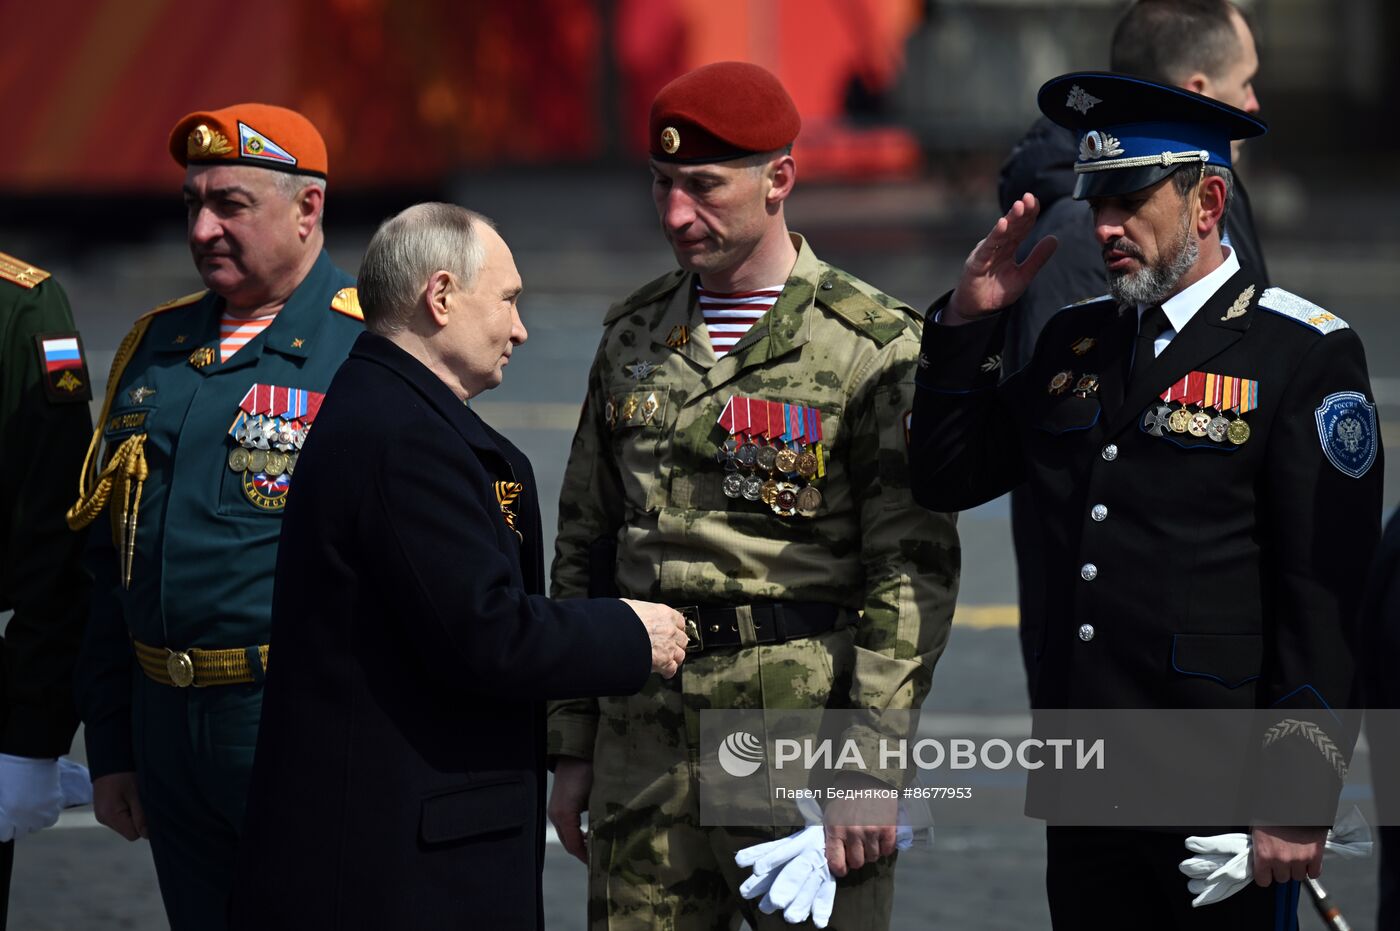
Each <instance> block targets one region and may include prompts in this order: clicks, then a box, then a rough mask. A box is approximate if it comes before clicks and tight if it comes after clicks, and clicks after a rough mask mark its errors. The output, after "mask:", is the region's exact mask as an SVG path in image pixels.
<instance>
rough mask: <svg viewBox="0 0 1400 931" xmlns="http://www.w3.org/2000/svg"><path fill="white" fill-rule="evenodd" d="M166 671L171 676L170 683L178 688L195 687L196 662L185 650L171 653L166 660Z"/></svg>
mask: <svg viewBox="0 0 1400 931" xmlns="http://www.w3.org/2000/svg"><path fill="white" fill-rule="evenodd" d="M165 671H166V673H167V674H168V675H169V676H170V682H171V683H172V684H173V685H175V686H176V687H177V688H182V689H184V688H189V687H190V686H191V685H194V660H193V659H191V658H190V654H189V653H188V652H186V651H184V650H181V651H179V652H176V651H175V650H171V651H170V655H169V656H167V657H166V658H165Z"/></svg>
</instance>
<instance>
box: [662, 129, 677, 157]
mask: <svg viewBox="0 0 1400 931" xmlns="http://www.w3.org/2000/svg"><path fill="white" fill-rule="evenodd" d="M680 147H681V134H680V133H679V132H678V131H677V130H676V127H674V126H667V127H666V128H665V129H663V130H661V148H662V149H663V150H664V151H665V152H666V154H667V155H675V154H676V151H677V150H678V149H679V148H680Z"/></svg>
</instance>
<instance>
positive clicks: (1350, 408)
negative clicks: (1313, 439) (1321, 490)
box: [1314, 391, 1379, 478]
mask: <svg viewBox="0 0 1400 931" xmlns="http://www.w3.org/2000/svg"><path fill="white" fill-rule="evenodd" d="M1314 413H1315V414H1316V418H1317V436H1318V439H1319V440H1320V441H1321V442H1322V452H1323V453H1324V454H1325V455H1326V456H1327V461H1328V462H1330V463H1332V465H1334V466H1336V467H1337V469H1338V470H1339V471H1341V472H1344V473H1345V474H1347V475H1350V476H1351V477H1352V478H1360V477H1361V476H1363V475H1365V474H1366V472H1367V471H1368V470H1369V469H1370V468H1371V465H1372V464H1373V463H1374V462H1375V461H1376V449H1377V447H1378V445H1379V431H1378V430H1377V429H1376V405H1374V404H1372V403H1371V402H1370V401H1367V400H1366V396H1365V395H1364V394H1362V393H1361V392H1359V391H1338V392H1336V393H1335V394H1329V395H1328V396H1327V397H1325V398H1323V399H1322V406H1321V407H1319V408H1318V409H1317V410H1316V411H1315V412H1314Z"/></svg>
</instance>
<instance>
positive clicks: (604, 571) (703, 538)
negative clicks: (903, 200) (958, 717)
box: [549, 63, 959, 929]
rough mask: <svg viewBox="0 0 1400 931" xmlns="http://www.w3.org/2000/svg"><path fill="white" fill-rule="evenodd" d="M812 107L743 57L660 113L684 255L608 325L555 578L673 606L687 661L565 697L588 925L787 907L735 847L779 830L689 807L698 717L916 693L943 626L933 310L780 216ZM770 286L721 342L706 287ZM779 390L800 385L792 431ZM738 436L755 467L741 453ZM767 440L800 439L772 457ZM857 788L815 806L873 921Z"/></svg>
mask: <svg viewBox="0 0 1400 931" xmlns="http://www.w3.org/2000/svg"><path fill="white" fill-rule="evenodd" d="M798 126H799V119H798V116H797V113H796V110H795V108H794V107H793V105H792V101H791V100H790V98H789V97H788V95H787V93H786V92H785V91H784V90H783V88H782V86H781V85H780V84H779V83H778V82H777V80H776V79H775V78H774V77H773V76H772V75H770V74H769V73H768V72H766V71H764V70H763V69H761V68H758V67H756V66H753V65H744V64H737V63H720V64H716V65H710V66H707V67H705V68H701V69H699V70H697V71H694V72H691V73H690V74H688V75H685V76H683V77H681V78H679V79H677V80H676V81H674V82H672V84H670V85H668V86H667V87H666V88H664V89H663V90H662V91H661V93H660V94H659V95H658V96H657V99H656V102H655V103H654V104H653V107H652V113H651V140H652V174H653V195H654V199H655V201H656V206H657V211H658V213H659V214H660V217H661V220H662V226H663V230H664V232H665V233H666V236H667V238H668V240H669V241H670V243H671V245H672V247H673V249H674V251H675V254H676V257H677V260H678V262H679V264H680V265H681V266H682V267H681V269H680V270H677V271H674V272H672V273H670V274H667V275H665V276H663V277H661V278H659V279H657V280H656V281H654V282H652V283H650V284H648V285H646V286H644V287H643V288H641V289H640V290H638V291H637V292H636V293H634V294H633V295H632V296H631V297H629V298H627V299H626V300H625V301H623V302H622V303H621V304H618V305H616V306H614V307H613V308H612V309H611V310H610V311H609V312H608V314H607V316H606V318H605V321H604V334H603V339H602V345H601V346H600V348H599V350H598V354H597V357H596V358H595V360H594V363H593V368H592V372H591V374H590V377H589V384H588V398H587V402H586V404H585V408H584V413H583V416H582V418H581V421H580V424H579V428H578V432H577V434H576V436H575V438H574V442H573V449H572V452H571V454H570V459H569V465H568V470H567V472H566V474H565V478H564V488H563V494H562V496H561V501H560V508H559V516H560V527H559V535H558V543H557V552H556V556H555V561H554V567H553V584H554V589H553V593H554V595H555V596H556V597H568V596H581V595H586V594H589V593H590V592H592V593H594V594H602V593H603V592H605V591H607V590H608V589H609V588H610V587H613V586H614V585H615V587H616V589H618V590H620V591H621V593H622V594H625V595H629V596H633V597H641V598H648V599H651V600H655V601H662V602H666V603H669V604H671V605H672V606H675V607H683V608H684V609H685V610H686V611H688V612H689V614H690V617H691V619H692V621H693V622H694V624H695V631H694V632H695V635H696V636H695V637H694V638H693V643H692V645H691V649H690V652H689V653H688V656H687V659H686V665H685V668H684V670H683V671H682V673H681V674H679V675H678V676H676V677H675V678H674V679H672V680H669V681H666V680H662V679H660V678H659V677H655V676H654V677H652V680H651V682H650V683H649V685H648V686H647V687H646V688H645V689H644V690H643V691H642V693H641V694H639V695H636V696H632V697H626V698H605V699H600V700H596V701H592V700H590V701H577V702H563V703H557V704H555V705H554V706H553V707H552V708H551V713H550V730H549V740H550V747H549V749H550V753H551V754H552V755H553V757H554V758H555V760H556V763H557V765H556V771H555V784H554V790H553V794H552V796H551V799H550V817H551V820H552V821H553V822H554V824H555V827H556V829H557V830H558V831H559V834H560V837H561V840H562V841H563V843H564V845H565V847H566V848H567V849H568V850H569V851H570V852H571V853H573V854H574V855H575V856H578V857H580V859H584V860H585V862H587V863H588V865H589V922H590V926H591V927H593V928H651V927H656V926H665V927H668V928H679V929H685V928H707V929H708V928H714V927H724V926H726V925H729V924H734V923H737V920H738V917H739V915H740V914H741V913H742V915H743V917H744V918H745V919H746V920H747V921H748V922H749V923H750V924H751V925H752V926H754V927H756V928H774V927H783V926H784V924H783V920H782V918H781V917H779V916H777V915H764V914H760V913H759V912H758V910H757V909H756V908H755V907H754V906H753V904H752V903H748V902H744V901H742V900H741V899H740V898H739V895H738V891H737V890H738V888H739V885H740V883H741V882H742V880H743V879H744V876H743V875H742V874H741V872H740V870H739V869H738V868H737V867H736V866H735V864H734V853H735V852H736V851H737V850H739V849H740V848H742V847H745V846H748V845H750V844H753V843H755V842H758V841H762V840H771V839H772V838H773V837H774V836H776V835H775V833H774V832H773V831H772V830H771V829H740V828H703V827H701V826H700V825H699V804H698V799H697V777H696V771H697V766H698V761H699V729H700V725H699V712H700V711H702V710H705V709H746V708H770V709H779V708H780V709H808V708H809V709H822V708H827V707H830V708H843V707H855V708H873V709H886V708H890V709H910V708H915V709H916V708H918V707H919V706H920V704H921V703H922V701H923V699H924V696H925V695H926V694H927V691H928V688H929V683H930V680H931V677H932V671H933V665H934V662H935V661H936V660H937V658H938V656H939V654H940V653H941V652H942V650H943V648H944V645H945V644H946V642H947V636H948V629H949V624H950V622H951V617H952V613H953V603H954V600H955V597H956V590H957V578H958V559H959V550H958V543H957V534H956V529H955V527H954V523H953V519H952V518H951V517H949V516H946V515H940V514H927V513H925V514H920V513H919V512H918V509H917V508H916V507H914V505H913V499H912V497H911V494H910V491H909V475H908V468H907V464H906V414H907V412H908V411H909V410H910V408H911V399H912V397H913V375H914V370H915V365H916V360H917V357H918V342H919V337H920V333H921V331H922V320H921V319H920V317H919V316H918V315H917V314H916V313H915V312H914V311H912V310H910V308H908V307H907V306H905V305H904V304H902V303H901V302H899V301H897V300H895V299H893V298H891V297H889V296H887V295H885V294H882V293H881V292H879V291H877V290H876V289H874V288H872V287H870V286H869V285H867V284H865V283H864V282H862V281H859V280H857V279H855V278H854V277H852V276H850V275H848V274H846V273H845V272H842V271H840V270H838V269H835V268H832V267H830V266H828V265H826V264H825V263H823V262H821V261H820V260H819V259H818V258H817V257H816V256H815V255H814V254H813V252H812V250H811V248H810V247H809V246H808V245H807V243H806V242H805V241H804V240H803V239H802V238H801V237H800V236H797V235H795V234H791V233H789V232H788V230H787V226H786V221H785V219H784V216H783V202H784V201H785V200H786V198H787V196H788V195H789V194H790V193H791V191H792V187H793V184H794V181H795V177H796V175H795V164H794V162H793V159H792V156H791V155H790V154H788V153H789V151H790V148H791V143H792V141H793V139H794V137H795V136H796V135H797V130H798ZM772 285H776V286H777V287H772V288H769V287H767V286H772ZM763 290H768V291H770V292H771V293H772V294H773V295H774V298H773V304H772V307H771V309H769V310H767V312H766V314H764V315H763V316H762V318H761V319H759V320H758V321H757V323H755V324H754V325H753V326H752V327H751V328H750V329H749V330H748V331H747V332H746V333H745V334H744V335H743V336H742V337H740V338H739V339H738V341H737V343H736V344H734V346H733V348H732V349H731V350H730V351H728V352H727V353H723V354H721V353H717V352H716V351H715V348H714V347H715V345H716V341H717V340H719V339H721V337H720V336H719V332H718V331H715V330H711V329H710V326H708V325H707V324H706V322H705V319H706V318H705V313H707V312H708V310H707V309H706V308H705V307H704V306H703V305H704V303H705V302H706V300H707V296H709V298H710V299H711V303H712V304H713V303H718V304H719V305H720V306H723V305H724V304H725V300H724V299H725V298H728V299H729V303H731V304H733V303H739V304H742V303H743V295H750V294H753V293H755V292H756V291H757V292H758V293H762V291H763ZM716 297H717V298H718V299H716ZM712 319H717V318H712ZM731 338H732V337H731ZM731 399H733V403H731ZM760 401H766V402H769V403H768V404H766V405H764V404H759V403H758V402H760ZM774 403H776V404H777V405H778V406H779V407H778V409H780V410H783V409H784V408H782V405H784V404H786V405H788V406H787V408H786V409H785V410H786V411H787V416H784V417H783V418H782V425H781V426H778V425H776V424H775V423H774V422H773V421H774V420H775V419H776V418H772V417H769V416H768V412H769V411H771V410H772V409H773V404H774ZM738 407H743V408H744V410H745V414H744V415H742V416H740V419H739V420H738V421H736V420H735V419H734V418H735V416H736V408H738ZM760 411H762V412H764V413H763V414H762V415H761V417H762V419H761V420H760V414H759V413H758V412H760ZM794 411H796V412H798V413H797V414H796V415H794V414H793V412H794ZM814 411H815V412H819V415H817V416H814V415H813V413H812V412H814ZM818 420H819V421H820V426H819V427H818V425H817V421H818ZM721 422H722V423H723V425H721ZM784 434H786V435H787V436H788V440H787V442H786V443H783V442H782V441H781V440H779V439H778V438H779V437H781V436H782V435H784ZM746 435H747V437H748V440H749V441H750V442H752V441H753V440H757V443H756V444H755V445H757V446H758V447H759V452H760V453H761V455H760V456H759V457H758V458H757V460H756V461H745V454H744V452H743V446H744V445H748V444H746V442H745V437H746ZM766 436H771V437H772V438H773V442H772V443H771V444H769V446H768V448H769V449H770V452H768V453H766V454H762V448H763V446H764V445H765V441H764V439H763V438H764V437H766ZM799 436H801V437H804V438H805V439H804V440H799V439H798V437H799ZM726 441H729V442H728V445H727V446H726ZM778 448H782V449H786V450H790V451H792V452H794V453H798V452H800V453H807V454H812V455H810V456H807V457H805V458H804V457H794V456H789V457H784V458H785V459H786V461H777V462H775V457H774V453H773V452H772V451H771V450H776V449H778ZM747 455H748V456H752V455H753V454H752V453H750V454H747ZM779 455H781V453H779ZM795 458H803V461H802V462H801V463H800V465H799V464H796V463H795V462H794V459H795ZM785 467H786V468H785ZM882 775H884V776H886V777H887V779H888V780H889V781H895V782H897V781H898V780H899V778H900V777H899V775H898V774H882ZM843 778H845V779H849V780H851V784H853V785H857V784H859V785H864V786H867V787H869V786H871V785H872V783H871V782H870V781H869V780H870V778H871V777H868V776H854V775H852V776H846V777H843ZM861 780H866V781H864V782H862V781H861ZM847 804H848V803H846V802H842V801H837V802H833V803H832V804H831V805H829V806H828V808H827V811H826V821H827V824H828V829H827V856H828V861H829V863H830V865H831V868H832V871H833V873H834V874H835V875H836V876H838V877H842V878H841V880H840V885H839V894H838V895H837V896H836V904H835V912H834V915H833V919H832V926H833V927H836V928H853V927H861V928H880V927H884V926H885V925H886V924H887V923H888V919H889V913H890V905H891V899H892V882H893V869H894V862H893V860H894V858H893V851H894V822H895V803H894V802H893V801H890V802H889V803H888V805H887V806H885V805H883V803H882V806H881V807H880V808H879V810H878V811H876V812H874V813H873V815H872V816H870V817H867V818H866V819H864V820H863V821H855V822H853V821H851V819H850V814H851V813H850V812H849V811H845V812H843V811H838V808H840V807H841V806H846V805H847ZM584 809H587V810H588V811H589V812H590V818H589V837H588V838H587V840H586V841H585V839H584V837H583V835H582V834H581V833H580V830H579V825H580V812H581V811H582V810H584ZM843 815H844V817H843ZM840 824H854V825H859V824H876V825H879V826H877V827H861V826H850V827H842V826H838V825H840ZM778 833H783V832H778ZM857 916H859V917H857Z"/></svg>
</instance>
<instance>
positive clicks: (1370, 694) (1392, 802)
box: [1361, 511, 1400, 928]
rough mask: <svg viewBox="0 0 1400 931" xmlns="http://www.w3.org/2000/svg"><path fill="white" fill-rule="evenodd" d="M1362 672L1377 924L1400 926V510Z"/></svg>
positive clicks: (1384, 554) (1375, 576)
mask: <svg viewBox="0 0 1400 931" xmlns="http://www.w3.org/2000/svg"><path fill="white" fill-rule="evenodd" d="M1361 632H1362V641H1361V657H1362V661H1361V671H1362V681H1363V684H1364V686H1365V691H1364V694H1365V696H1366V709H1367V719H1366V736H1367V738H1368V739H1369V741H1370V746H1371V785H1372V787H1373V788H1374V790H1375V793H1376V813H1377V815H1378V819H1377V821H1378V823H1379V825H1380V829H1379V831H1378V834H1379V838H1378V839H1379V840H1380V848H1381V853H1380V911H1379V913H1378V914H1377V915H1376V927H1377V928H1400V726H1397V723H1400V680H1397V678H1396V676H1395V664H1396V661H1397V659H1400V511H1397V512H1396V514H1395V515H1394V516H1392V517H1391V518H1390V522H1389V523H1388V524H1386V526H1385V535H1384V536H1383V537H1382V538H1381V545H1380V549H1379V550H1378V551H1377V552H1376V558H1375V561H1374V562H1372V563H1371V573H1370V577H1369V581H1368V582H1367V585H1366V595H1365V597H1364V598H1363V599H1362V602H1361Z"/></svg>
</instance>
